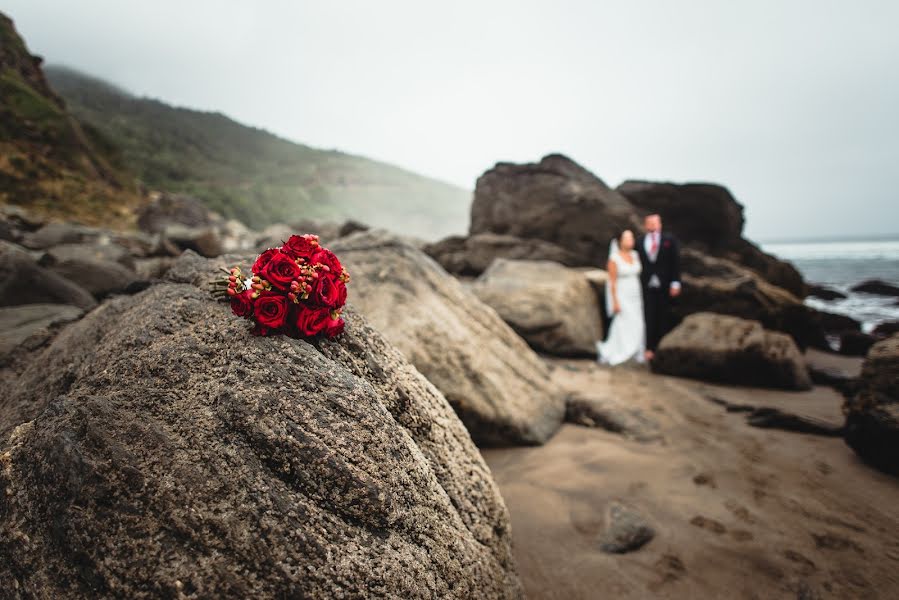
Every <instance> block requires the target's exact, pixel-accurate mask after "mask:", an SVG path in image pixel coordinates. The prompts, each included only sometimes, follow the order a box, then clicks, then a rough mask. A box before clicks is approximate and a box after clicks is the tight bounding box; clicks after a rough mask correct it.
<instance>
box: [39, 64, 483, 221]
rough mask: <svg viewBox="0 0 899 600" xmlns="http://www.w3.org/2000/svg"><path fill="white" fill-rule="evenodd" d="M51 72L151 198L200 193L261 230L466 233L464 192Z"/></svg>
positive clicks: (79, 113) (100, 83)
mask: <svg viewBox="0 0 899 600" xmlns="http://www.w3.org/2000/svg"><path fill="white" fill-rule="evenodd" d="M45 71H46V74H47V78H48V79H49V81H50V84H51V85H52V87H53V89H54V90H56V92H57V93H59V95H60V96H62V97H63V98H64V99H65V101H66V104H67V105H68V107H69V109H70V111H71V112H72V113H73V114H74V115H75V116H76V117H77V118H78V120H79V121H80V122H82V123H84V124H86V125H87V126H89V127H91V128H93V129H95V130H97V131H98V132H99V134H100V135H102V136H103V138H105V139H108V140H109V141H110V142H111V143H112V144H113V145H114V146H115V147H116V148H118V149H119V151H120V152H121V157H122V160H123V162H124V165H125V166H126V167H127V168H128V169H129V170H130V171H131V172H133V173H135V174H136V175H137V176H138V178H139V179H140V181H141V183H143V185H144V186H145V187H147V188H149V189H163V190H170V191H183V192H188V193H191V194H194V195H196V196H197V197H199V198H201V199H202V200H204V201H205V202H206V203H207V204H208V205H209V206H210V207H211V208H213V209H215V210H217V211H219V212H221V213H222V214H224V215H226V216H228V217H233V218H237V219H239V220H241V221H243V222H245V223H246V224H248V225H250V226H252V227H255V228H261V227H264V226H265V225H268V224H271V223H274V222H291V221H296V220H298V219H299V218H303V217H310V218H325V219H329V220H342V219H346V218H352V219H356V220H359V221H362V222H365V223H369V224H372V225H376V226H383V227H390V228H391V229H395V230H399V231H403V232H406V233H411V234H414V235H419V236H422V237H438V236H443V235H446V234H449V233H454V232H462V231H465V230H466V229H467V225H468V208H469V203H470V192H468V191H466V190H463V189H461V188H458V187H455V186H452V185H449V184H445V183H442V182H439V181H435V180H432V179H428V178H426V177H422V176H419V175H416V174H414V173H410V172H408V171H404V170H402V169H400V168H397V167H394V166H391V165H386V164H383V163H379V162H376V161H373V160H369V159H366V158H362V157H358V156H352V155H349V154H344V153H342V152H336V151H325V150H318V149H315V148H310V147H308V146H303V145H301V144H295V143H293V142H289V141H287V140H284V139H282V138H279V137H277V136H275V135H272V134H271V133H268V132H266V131H263V130H260V129H256V128H253V127H247V126H245V125H241V124H240V123H237V122H235V121H233V120H232V119H229V118H228V117H226V116H224V115H222V114H220V113H210V112H200V111H196V110H188V109H184V108H175V107H172V106H169V105H167V104H165V103H163V102H159V101H157V100H152V99H147V98H137V97H135V96H133V95H131V94H129V93H127V92H125V91H123V90H121V89H118V88H116V87H115V86H113V85H110V84H108V83H106V82H103V81H100V80H98V79H95V78H93V77H89V76H86V75H84V74H81V73H78V72H76V71H73V70H70V69H67V68H62V67H52V66H51V67H47V68H46V69H45Z"/></svg>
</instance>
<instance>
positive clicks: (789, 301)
mask: <svg viewBox="0 0 899 600" xmlns="http://www.w3.org/2000/svg"><path fill="white" fill-rule="evenodd" d="M682 262H683V265H682V271H683V272H682V278H681V279H682V281H683V284H684V285H683V291H682V293H681V295H680V297H679V298H678V300H677V302H676V303H674V306H673V313H674V317H675V321H676V322H680V320H681V319H683V318H684V317H686V316H688V315H691V314H694V313H698V312H713V313H718V314H723V315H731V316H735V317H740V318H742V319H748V320H752V321H759V322H760V323H761V324H762V325H763V326H764V327H765V328H766V329H773V330H776V331H782V332H784V333H787V334H789V335H790V336H791V337H792V338H793V339H794V340H795V341H796V343H797V344H798V345H799V347H800V348H806V347H808V346H813V347H815V348H823V349H829V348H830V346H829V344H828V342H827V338H826V336H825V331H824V328H823V324H822V319H821V316H820V315H819V313H818V312H817V311H815V310H814V309H812V308H810V307H808V306H805V305H804V304H803V303H802V301H801V300H800V299H799V298H797V297H796V296H794V295H793V294H791V293H790V292H788V291H787V290H784V289H783V288H779V287H777V286H775V285H772V284H770V283H768V282H767V281H765V280H764V279H763V278H762V277H760V276H759V275H758V274H756V273H754V272H753V271H751V270H749V269H746V268H744V267H741V266H739V265H737V264H736V263H734V262H732V261H729V260H726V259H720V258H715V257H712V256H709V255H707V254H704V253H702V252H697V251H695V250H690V249H684V250H683V251H682Z"/></svg>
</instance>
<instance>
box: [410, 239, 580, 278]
mask: <svg viewBox="0 0 899 600" xmlns="http://www.w3.org/2000/svg"><path fill="white" fill-rule="evenodd" d="M424 251H425V252H426V253H427V254H428V255H429V256H431V258H433V259H434V260H436V261H437V262H439V263H440V266H442V267H443V268H444V269H446V270H447V271H449V272H450V273H452V274H453V275H460V276H469V277H477V276H478V275H480V274H481V273H483V272H484V271H486V270H487V268H488V267H489V266H490V265H491V264H492V263H493V261H494V260H496V259H498V258H507V259H511V260H551V261H553V262H557V263H560V264H563V265H566V266H569V267H570V266H576V265H581V264H583V259H582V258H581V257H579V256H578V255H577V254H575V253H574V252H571V251H570V250H566V249H565V248H562V247H561V246H557V245H556V244H553V243H551V242H546V241H543V240H539V239H533V238H531V239H525V238H520V237H515V236H514V235H501V234H498V233H478V234H475V235H472V236H468V237H462V236H453V237H448V238H446V239H444V240H441V241H439V242H436V243H434V244H427V245H425V247H424Z"/></svg>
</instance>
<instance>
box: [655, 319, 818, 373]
mask: <svg viewBox="0 0 899 600" xmlns="http://www.w3.org/2000/svg"><path fill="white" fill-rule="evenodd" d="M652 370H653V371H655V372H657V373H663V374H666V375H677V376H680V377H692V378H695V379H702V380H706V381H720V382H724V383H733V384H741V385H754V386H760V387H774V388H783V389H788V390H807V389H811V387H812V382H811V378H810V376H809V372H808V368H807V366H806V364H805V360H804V359H803V357H802V354H801V353H800V352H799V349H798V348H797V347H796V344H795V343H794V342H793V340H792V339H790V337H789V336H787V335H785V334H783V333H778V332H773V331H767V330H765V329H763V328H762V326H761V325H760V324H759V323H758V322H756V321H747V320H746V319H740V318H737V317H729V316H725V315H718V314H712V313H696V314H693V315H690V316H689V317H687V318H686V319H684V321H683V323H681V324H680V325H678V326H677V327H676V328H675V329H674V330H673V331H672V332H671V333H669V334H668V335H666V336H665V337H664V338H662V341H661V343H660V344H659V347H658V350H657V352H656V355H655V358H654V359H653V361H652Z"/></svg>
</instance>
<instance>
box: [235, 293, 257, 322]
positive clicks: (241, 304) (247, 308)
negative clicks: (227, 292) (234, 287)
mask: <svg viewBox="0 0 899 600" xmlns="http://www.w3.org/2000/svg"><path fill="white" fill-rule="evenodd" d="M231 312H233V313H234V314H235V315H237V316H238V317H246V318H249V317H250V315H252V314H253V298H252V292H251V291H250V290H245V291H243V292H241V293H239V294H237V295H236V296H231Z"/></svg>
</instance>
